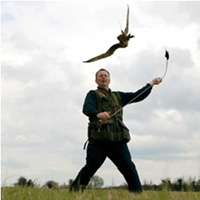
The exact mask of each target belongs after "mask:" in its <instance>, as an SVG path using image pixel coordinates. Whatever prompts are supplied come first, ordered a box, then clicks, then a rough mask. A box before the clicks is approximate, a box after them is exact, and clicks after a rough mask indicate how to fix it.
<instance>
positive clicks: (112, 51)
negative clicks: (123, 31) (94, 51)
mask: <svg viewBox="0 0 200 200" xmlns="http://www.w3.org/2000/svg"><path fill="white" fill-rule="evenodd" d="M120 47H121V46H120V44H114V45H113V46H111V47H110V48H109V49H108V51H106V53H103V54H101V55H99V56H96V57H94V58H91V59H89V60H87V61H83V62H84V63H89V62H94V61H96V60H100V59H102V58H106V57H109V56H111V55H112V54H113V53H114V52H115V50H116V49H118V48H120Z"/></svg>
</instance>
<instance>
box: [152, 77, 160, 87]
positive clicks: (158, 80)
mask: <svg viewBox="0 0 200 200" xmlns="http://www.w3.org/2000/svg"><path fill="white" fill-rule="evenodd" d="M161 82H162V78H155V79H153V80H152V81H151V82H150V84H151V86H154V85H158V84H160V83H161Z"/></svg>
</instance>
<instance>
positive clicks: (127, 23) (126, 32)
mask: <svg viewBox="0 0 200 200" xmlns="http://www.w3.org/2000/svg"><path fill="white" fill-rule="evenodd" d="M128 27H129V6H128V5H127V16H126V28H125V29H124V34H125V35H127V34H128Z"/></svg>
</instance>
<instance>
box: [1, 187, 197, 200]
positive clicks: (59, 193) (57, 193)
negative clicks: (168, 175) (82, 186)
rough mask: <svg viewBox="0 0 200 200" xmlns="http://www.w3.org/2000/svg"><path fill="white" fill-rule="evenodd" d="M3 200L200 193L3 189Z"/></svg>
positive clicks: (193, 199) (179, 197) (149, 198)
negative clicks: (75, 191)
mask: <svg viewBox="0 0 200 200" xmlns="http://www.w3.org/2000/svg"><path fill="white" fill-rule="evenodd" d="M1 199H2V200H199V199H200V192H170V191H167V190H163V191H144V192H143V193H142V194H134V193H129V192H128V191H127V190H120V189H118V190H117V189H101V190H85V191H84V192H83V193H81V192H80V193H69V191H68V190H64V189H42V188H23V187H14V188H6V187H5V188H1Z"/></svg>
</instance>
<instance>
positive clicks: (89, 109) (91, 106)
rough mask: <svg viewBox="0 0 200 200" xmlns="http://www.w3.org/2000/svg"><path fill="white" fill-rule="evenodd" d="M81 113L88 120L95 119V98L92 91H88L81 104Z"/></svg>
mask: <svg viewBox="0 0 200 200" xmlns="http://www.w3.org/2000/svg"><path fill="white" fill-rule="evenodd" d="M83 113H84V114H85V115H86V116H88V117H90V118H97V117H96V115H97V114H98V113H99V112H98V110H97V96H96V93H95V91H94V90H90V91H89V92H88V93H87V95H86V98H85V101H84V104H83Z"/></svg>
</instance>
